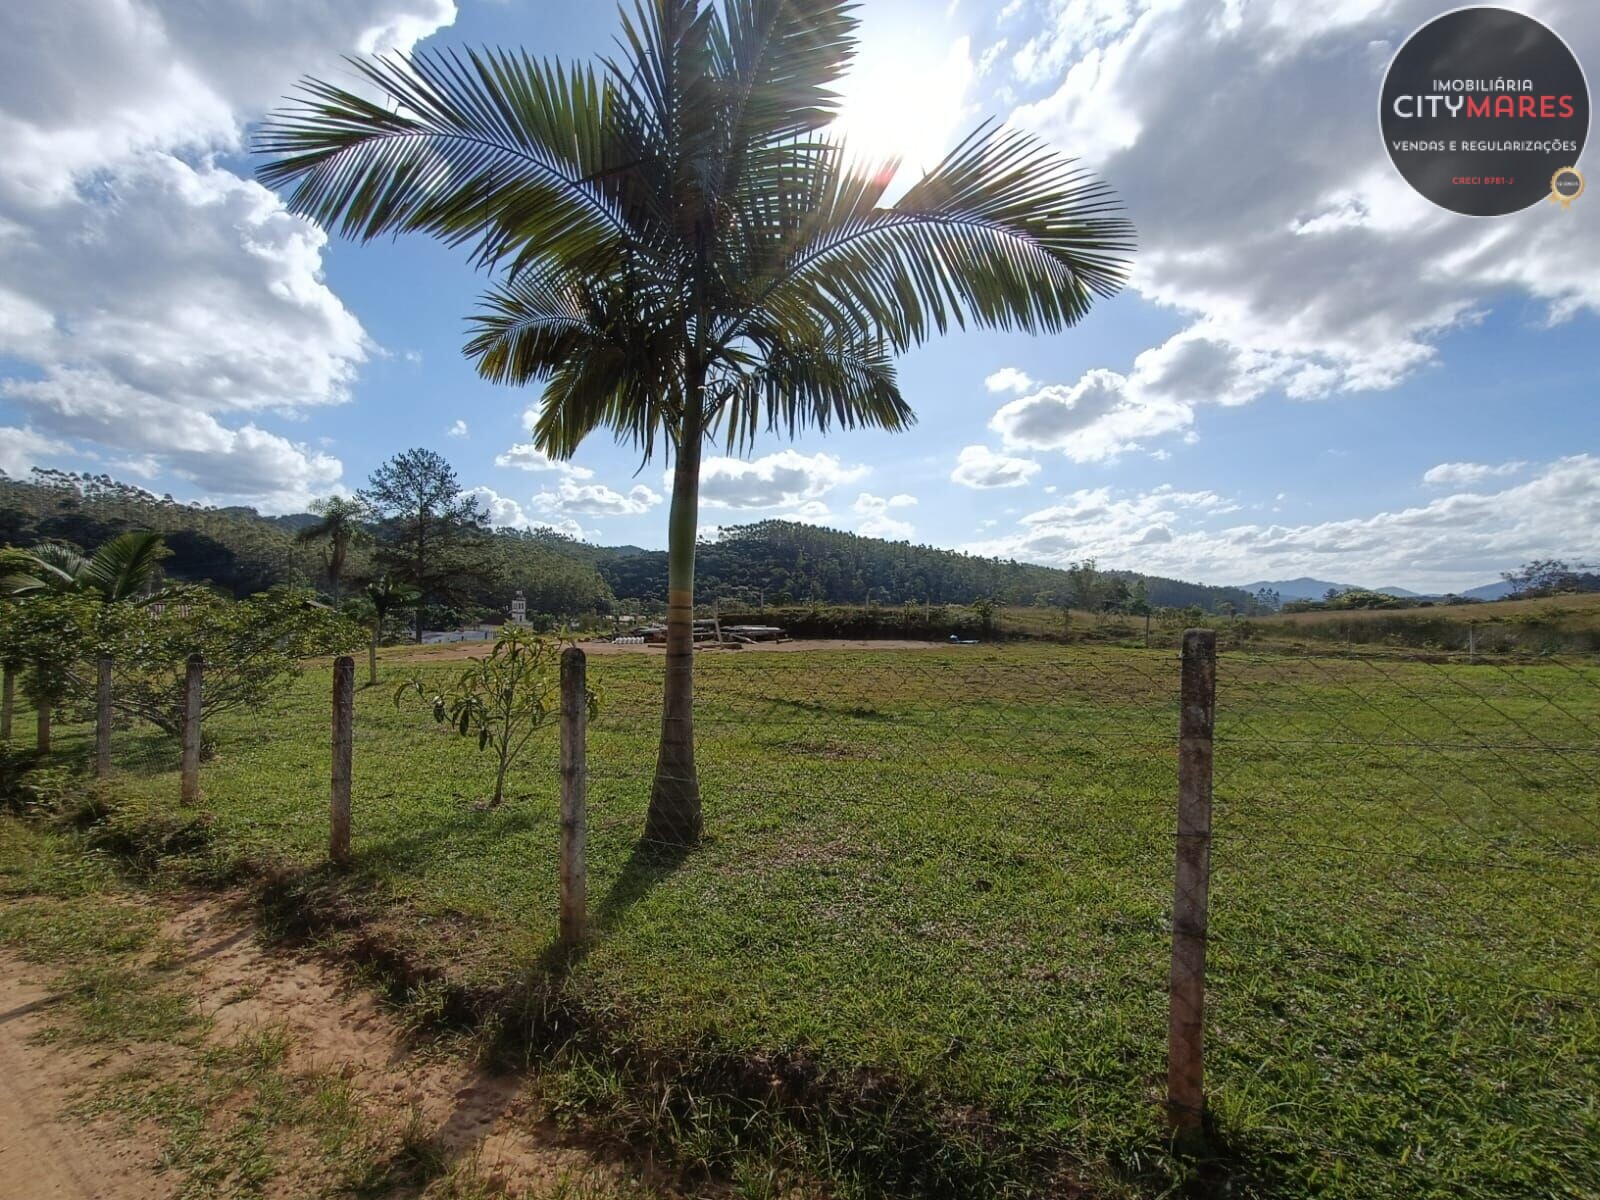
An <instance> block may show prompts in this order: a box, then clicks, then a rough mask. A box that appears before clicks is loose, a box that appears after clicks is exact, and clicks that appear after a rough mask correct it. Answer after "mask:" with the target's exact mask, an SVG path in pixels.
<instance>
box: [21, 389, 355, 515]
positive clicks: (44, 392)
mask: <svg viewBox="0 0 1600 1200" xmlns="http://www.w3.org/2000/svg"><path fill="white" fill-rule="evenodd" d="M0 394H4V395H5V396H6V397H7V398H9V399H12V400H15V401H17V402H18V403H20V404H21V405H22V406H23V407H24V408H26V409H27V410H28V411H29V412H31V413H32V414H34V415H35V416H36V417H38V418H39V419H40V421H41V423H42V424H44V425H46V426H47V427H48V428H49V429H50V430H51V431H52V432H54V433H60V434H64V435H65V436H67V437H72V438H77V439H81V440H84V441H89V442H98V443H100V444H103V445H107V446H112V447H114V448H115V449H116V450H117V451H118V452H119V453H121V454H123V455H125V456H131V457H128V458H124V459H123V462H124V464H125V465H128V466H130V468H131V469H134V470H136V471H137V472H138V473H140V474H144V475H146V476H149V475H150V474H151V470H150V468H151V467H152V466H153V465H154V464H157V463H159V464H160V466H161V468H162V469H163V470H164V471H166V472H167V473H169V474H171V475H173V476H175V477H177V478H179V479H182V480H186V481H187V482H189V483H192V484H194V485H195V486H196V487H198V488H200V489H202V490H203V491H204V492H205V494H206V495H207V497H209V498H212V499H224V500H226V501H227V502H228V503H233V504H253V505H255V506H257V507H258V508H261V509H263V510H264V511H267V512H293V511H296V510H299V509H303V508H304V507H305V506H306V504H308V503H309V502H310V501H311V500H312V499H313V498H314V497H316V496H319V495H326V494H327V493H328V492H330V491H334V490H337V487H336V485H337V484H338V482H339V478H340V476H341V475H342V474H343V466H342V464H341V463H340V461H339V460H338V459H337V458H335V457H333V456H332V455H330V454H325V453H323V452H322V451H320V450H316V449H313V448H311V447H309V446H307V445H305V444H304V443H302V442H292V441H290V440H289V439H288V438H285V437H282V436H280V435H278V434H275V433H271V432H268V431H267V430H264V429H262V428H260V427H259V426H257V425H256V424H254V423H253V422H246V423H245V424H244V425H241V426H237V427H232V426H227V425H224V424H222V423H221V422H220V421H218V420H217V418H216V417H214V416H212V415H211V414H210V413H209V412H206V411H204V410H203V409H201V408H198V407H194V406H191V405H187V404H185V403H183V401H182V400H181V399H168V398H165V397H162V396H158V395H156V394H154V393H152V392H146V391H141V390H140V389H138V388H135V387H131V386H130V385H128V384H126V383H123V382H121V381H120V380H118V379H117V378H115V377H114V376H113V375H111V374H110V373H109V372H106V371H100V370H78V369H66V368H51V369H50V370H49V371H47V372H46V374H45V376H44V377H43V378H42V379H37V380H15V379H13V380H6V381H4V382H0Z"/></svg>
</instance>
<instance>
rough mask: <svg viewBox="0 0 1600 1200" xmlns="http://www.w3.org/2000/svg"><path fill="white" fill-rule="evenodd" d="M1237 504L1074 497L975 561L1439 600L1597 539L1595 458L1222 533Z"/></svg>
mask: <svg viewBox="0 0 1600 1200" xmlns="http://www.w3.org/2000/svg"><path fill="white" fill-rule="evenodd" d="M1238 511H1239V508H1238V505H1236V504H1235V503H1233V502H1231V501H1229V500H1227V499H1226V498H1224V497H1222V496H1220V495H1218V494H1216V493H1214V492H1209V491H1200V492H1178V491H1175V490H1173V489H1171V488H1157V489H1156V490H1154V491H1152V492H1145V493H1133V494H1129V493H1119V492H1114V491H1113V490H1111V489H1109V488H1096V489H1089V490H1081V491H1078V492H1074V493H1072V494H1071V495H1069V496H1067V497H1065V498H1063V500H1062V501H1061V502H1060V503H1058V504H1056V505H1052V506H1051V507H1049V508H1045V509H1041V510H1039V511H1037V512H1033V513H1028V514H1026V515H1025V516H1023V517H1022V518H1021V519H1020V520H1019V521H1018V526H1017V530H1016V532H1014V533H1012V534H1010V535H1006V536H1001V537H998V538H991V539H989V540H986V541H982V542H978V543H973V544H970V545H968V546H966V547H965V549H967V550H969V551H972V552H974V553H983V554H999V555H1004V556H1007V557H1016V558H1020V559H1025V560H1028V561H1033V562H1043V563H1049V564H1056V565H1061V564H1065V563H1068V562H1071V561H1074V560H1076V559H1080V558H1085V557H1093V558H1096V559H1098V560H1099V561H1100V562H1101V563H1102V564H1103V565H1105V566H1108V567H1127V568H1132V569H1137V570H1143V571H1149V572H1153V573H1156V574H1161V575H1171V576H1176V577H1179V578H1187V579H1201V580H1206V581H1208V582H1216V581H1220V580H1226V579H1237V580H1244V579H1258V578H1276V577H1280V576H1297V575H1313V576H1319V577H1321V578H1326V579H1341V580H1350V581H1352V582H1355V583H1367V584H1370V585H1373V586H1377V585H1381V584H1385V583H1395V584H1399V585H1402V586H1406V587H1411V588H1415V589H1416V590H1418V591H1448V590H1451V589H1454V588H1463V587H1471V586H1474V585H1476V584H1482V583H1487V582H1489V581H1490V580H1492V579H1494V578H1495V576H1496V575H1497V574H1498V573H1499V572H1501V571H1503V570H1507V569H1509V568H1511V567H1514V566H1516V565H1518V564H1519V563H1522V562H1525V561H1527V560H1529V559H1533V558H1565V559H1569V560H1572V561H1585V560H1586V559H1587V558H1588V557H1590V556H1592V554H1593V547H1594V545H1595V542H1596V540H1597V538H1600V457H1596V456H1593V455H1588V454H1579V455H1573V456H1570V457H1568V458H1563V459H1559V460H1557V461H1555V462H1553V463H1549V464H1546V465H1545V466H1543V467H1542V468H1540V469H1538V470H1537V471H1536V472H1535V473H1534V475H1533V476H1532V477H1531V478H1529V479H1528V480H1526V481H1525V482H1523V483H1519V484H1515V485H1510V486H1505V487H1502V488H1501V490H1499V491H1482V492H1457V493H1454V494H1452V495H1448V496H1440V497H1438V498H1436V499H1434V500H1432V501H1430V502H1429V503H1427V504H1424V505H1420V506H1417V507H1413V508H1406V509H1400V510H1394V511H1383V512H1377V513H1374V514H1372V515H1370V516H1356V517H1348V518H1342V519H1338V520H1329V521H1320V522H1314V523H1307V524H1302V525H1281V524H1275V523H1274V524H1254V523H1248V524H1228V523H1227V522H1226V521H1225V520H1224V518H1226V517H1228V516H1229V515H1231V514H1233V513H1236V512H1238Z"/></svg>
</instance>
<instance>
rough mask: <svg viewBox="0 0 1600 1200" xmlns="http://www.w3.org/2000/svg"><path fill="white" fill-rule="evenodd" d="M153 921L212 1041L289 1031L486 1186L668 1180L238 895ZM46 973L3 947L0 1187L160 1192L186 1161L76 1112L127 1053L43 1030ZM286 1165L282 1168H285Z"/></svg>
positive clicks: (619, 1188) (82, 1196) (615, 1187)
mask: <svg viewBox="0 0 1600 1200" xmlns="http://www.w3.org/2000/svg"><path fill="white" fill-rule="evenodd" d="M161 932H162V941H163V943H164V946H165V950H164V952H163V956H162V957H163V959H164V960H165V961H168V962H172V961H176V964H177V965H176V968H175V970H176V973H177V978H178V979H179V980H181V982H182V986H183V987H184V989H185V990H186V991H188V992H189V993H190V994H191V996H192V997H193V1001H194V1003H195V1005H196V1006H197V1007H198V1009H199V1011H200V1012H201V1014H202V1015H203V1017H205V1018H206V1021H205V1025H204V1042H205V1043H206V1044H208V1045H212V1046H218V1047H221V1046H227V1045H230V1044H237V1043H239V1042H240V1040H241V1039H245V1038H248V1037H249V1036H250V1035H251V1034H254V1033H257V1032H266V1031H271V1032H273V1033H274V1034H279V1035H283V1036H284V1038H285V1041H286V1044H287V1046H288V1050H287V1057H286V1060H285V1062H284V1063H283V1069H284V1070H285V1071H286V1072H287V1073H289V1074H291V1075H295V1076H301V1075H304V1076H312V1075H317V1076H324V1075H326V1076H337V1077H338V1078H339V1079H342V1080H344V1081H345V1082H346V1083H348V1085H349V1086H350V1089H351V1091H352V1093H353V1094H354V1096H355V1097H356V1098H357V1102H358V1103H359V1106H360V1109H361V1111H362V1112H363V1113H364V1114H365V1115H366V1117H367V1118H368V1119H370V1122H371V1123H372V1125H373V1126H374V1128H380V1127H381V1128H390V1129H393V1128H399V1127H404V1128H405V1130H406V1131H407V1133H406V1136H407V1137H408V1138H411V1139H413V1140H415V1141H416V1142H417V1143H418V1144H425V1145H426V1146H427V1147H428V1148H429V1153H430V1154H437V1155H438V1156H439V1157H440V1158H441V1159H442V1160H443V1161H445V1162H463V1161H470V1162H471V1163H472V1164H473V1177H474V1179H475V1180H477V1181H478V1183H479V1186H480V1187H481V1188H482V1189H483V1191H482V1192H481V1194H483V1195H495V1196H554V1195H567V1194H569V1192H568V1189H570V1188H572V1187H573V1186H574V1185H578V1184H581V1190H579V1191H576V1192H573V1193H572V1194H575V1195H583V1196H595V1197H613V1196H616V1197H621V1196H624V1195H626V1196H630V1197H644V1196H665V1195H669V1194H671V1193H670V1190H669V1189H667V1188H666V1187H665V1186H664V1185H662V1184H660V1183H659V1182H658V1181H654V1180H644V1181H641V1179H640V1176H639V1172H638V1171H637V1170H636V1169H632V1168H630V1167H629V1166H627V1165H624V1164H623V1163H621V1162H619V1161H617V1160H615V1159H613V1158H611V1157H608V1156H607V1155H605V1154H604V1153H603V1152H601V1151H599V1150H596V1149H594V1148H592V1147H589V1146H587V1145H585V1144H582V1143H580V1142H578V1141H577V1140H575V1139H574V1138H573V1137H572V1136H571V1135H570V1134H568V1133H566V1132H564V1131H563V1130H561V1129H560V1128H558V1127H557V1126H556V1124H555V1123H554V1122H552V1121H550V1120H548V1119H546V1118H545V1117H544V1116H543V1114H542V1112H541V1110H540V1108H539V1105H538V1103H537V1100H536V1098H535V1097H534V1096H533V1095H532V1093H531V1092H530V1090H529V1087H528V1084H527V1081H526V1080H525V1079H524V1078H523V1077H521V1076H518V1075H514V1074H497V1073H494V1072H491V1071H489V1070H486V1069H485V1068H483V1067H480V1066H478V1065H477V1064H475V1063H473V1062H472V1061H470V1060H468V1059H467V1058H465V1057H463V1056H462V1055H460V1054H457V1053H454V1052H452V1051H451V1050H449V1049H448V1048H445V1047H441V1046H438V1045H429V1044H426V1043H418V1042H416V1041H415V1040H413V1039H412V1038H410V1037H409V1036H408V1031H407V1030H406V1029H405V1028H403V1027H402V1026H401V1024H400V1022H399V1020H398V1019H397V1017H396V1016H395V1015H394V1013H393V1012H392V1011H391V1010H389V1009H387V1008H385V1007H383V1005H382V1004H381V1003H380V1002H379V1001H378V999H377V998H376V997H375V996H374V995H373V994H372V993H371V992H369V991H367V990H366V989H364V988H361V987H358V986H354V985H353V984H352V983H351V982H350V980H349V979H348V978H347V977H346V976H345V975H343V974H341V972H340V971H339V970H338V969H336V968H335V967H334V966H333V965H331V964H329V963H327V962H325V961H323V960H321V959H318V958H315V957H309V956H302V955H297V954H293V953H289V952H287V951H284V950H281V949H279V948H277V947H271V946H267V945H264V944H263V943H262V942H261V941H260V940H258V938H257V936H256V934H255V932H254V929H253V927H252V926H251V924H250V919H249V914H248V911H247V909H246V908H245V907H244V902H243V900H242V898H240V897H237V896H229V897H224V898H201V899H196V900H191V901H189V902H186V903H184V904H183V905H181V906H180V907H178V908H176V909H175V910H173V911H171V913H170V915H169V916H167V918H166V919H165V920H164V922H163V924H162V930H161ZM48 976H49V971H48V969H47V968H41V967H34V966H31V965H28V964H24V963H22V962H21V961H20V960H17V959H15V958H13V957H11V956H10V955H8V954H0V1179H3V1180H4V1181H5V1182H4V1186H3V1187H0V1194H3V1195H5V1196H7V1197H11V1196H16V1197H18V1198H19V1200H21V1198H24V1197H26V1198H27V1200H57V1198H60V1200H165V1198H166V1197H170V1196H172V1195H174V1194H175V1193H176V1192H177V1191H178V1189H179V1187H180V1186H181V1175H180V1174H179V1173H177V1172H170V1171H169V1172H167V1173H165V1174H160V1173H158V1168H159V1166H160V1162H159V1155H160V1147H161V1144H162V1138H161V1136H159V1134H157V1135H155V1136H150V1137H145V1138H141V1137H139V1136H138V1135H135V1134H130V1133H129V1132H128V1130H127V1129H126V1127H121V1126H117V1125H116V1124H115V1123H114V1122H113V1121H112V1120H110V1119H96V1120H93V1121H85V1120H83V1119H82V1118H80V1117H78V1116H75V1115H73V1114H72V1112H71V1109H72V1106H73V1104H74V1102H75V1101H77V1100H79V1099H81V1098H82V1096H83V1095H85V1094H86V1093H87V1092H88V1091H90V1090H91V1089H92V1088H93V1086H94V1085H95V1083H96V1082H97V1081H100V1080H104V1079H105V1078H106V1077H107V1076H109V1075H111V1074H114V1073H115V1072H116V1071H117V1070H119V1069H121V1068H125V1067H127V1066H128V1065H129V1055H128V1053H127V1052H126V1051H120V1050H119V1051H112V1052H106V1051H103V1050H101V1051H94V1050H79V1049H74V1048H71V1047H70V1045H68V1044H65V1043H62V1042H58V1041H55V1040H52V1039H47V1038H43V1037H41V1035H42V1034H44V1033H45V1032H46V1031H47V1030H48V1029H49V1027H50V1025H51V1023H52V1013H51V1009H52V1008H53V1007H54V1004H55V999H56V997H55V993H54V992H53V991H52V990H51V988H50V986H49V985H48V983H47V982H44V981H45V980H46V979H47V978H48ZM147 1065H148V1064H147ZM287 1165H288V1167H289V1168H290V1169H289V1170H288V1171H286V1173H285V1174H284V1176H283V1180H284V1182H288V1181H289V1180H291V1179H292V1178H293V1176H294V1172H293V1169H292V1168H293V1164H292V1163H291V1164H287ZM273 1194H277V1192H276V1191H273ZM404 1194H407V1195H410V1194H414V1193H412V1192H406V1193H404ZM479 1194H480V1192H478V1191H474V1192H473V1195H479Z"/></svg>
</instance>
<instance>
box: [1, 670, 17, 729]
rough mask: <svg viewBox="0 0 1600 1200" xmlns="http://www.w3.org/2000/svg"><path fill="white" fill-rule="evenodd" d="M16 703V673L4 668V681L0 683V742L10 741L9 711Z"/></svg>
mask: <svg viewBox="0 0 1600 1200" xmlns="http://www.w3.org/2000/svg"><path fill="white" fill-rule="evenodd" d="M16 703H17V671H16V668H15V667H9V666H8V667H6V668H5V681H4V683H0V742H9V741H10V740H11V710H12V709H13V708H15V707H16Z"/></svg>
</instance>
